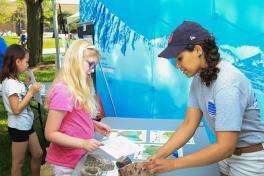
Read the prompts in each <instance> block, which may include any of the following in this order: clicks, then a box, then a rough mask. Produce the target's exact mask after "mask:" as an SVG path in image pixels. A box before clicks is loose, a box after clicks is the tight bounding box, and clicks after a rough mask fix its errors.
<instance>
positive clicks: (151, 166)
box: [146, 159, 177, 173]
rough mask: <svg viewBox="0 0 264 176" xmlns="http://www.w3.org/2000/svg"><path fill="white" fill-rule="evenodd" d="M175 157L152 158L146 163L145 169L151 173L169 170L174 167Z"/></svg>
mask: <svg viewBox="0 0 264 176" xmlns="http://www.w3.org/2000/svg"><path fill="white" fill-rule="evenodd" d="M176 160H177V159H173V160H168V159H152V160H151V161H149V162H148V163H147V164H146V169H147V170H149V171H150V172H151V173H163V172H169V171H172V170H174V169H175V167H174V165H175V162H176Z"/></svg>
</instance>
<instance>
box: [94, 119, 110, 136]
mask: <svg viewBox="0 0 264 176" xmlns="http://www.w3.org/2000/svg"><path fill="white" fill-rule="evenodd" d="M94 128H95V130H96V131H97V132H98V133H100V134H101V135H103V136H109V135H110V133H111V131H112V129H111V128H110V127H109V126H108V125H106V124H104V123H102V122H97V121H94Z"/></svg>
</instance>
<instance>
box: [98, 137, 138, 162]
mask: <svg viewBox="0 0 264 176" xmlns="http://www.w3.org/2000/svg"><path fill="white" fill-rule="evenodd" d="M102 142H103V143H104V146H101V147H100V149H102V150H103V151H104V152H106V153H108V154H109V155H111V156H112V157H114V158H115V159H118V158H120V157H121V156H128V155H132V154H134V153H136V152H139V151H140V150H141V148H140V147H139V146H138V145H136V144H135V143H133V142H132V141H130V140H129V139H127V138H125V137H123V136H114V137H111V136H110V137H109V138H108V139H107V140H105V141H102Z"/></svg>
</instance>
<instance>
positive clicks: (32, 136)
mask: <svg viewBox="0 0 264 176" xmlns="http://www.w3.org/2000/svg"><path fill="white" fill-rule="evenodd" d="M28 60H29V54H28V51H27V50H26V49H25V48H23V47H22V46H20V45H16V44H14V45H11V46H9V47H8V48H7V50H6V53H5V56H4V64H3V70H2V72H1V76H0V82H1V83H2V97H3V101H4V106H5V109H6V111H7V114H8V132H9V135H10V137H11V140H12V149H11V150H12V169H11V175H12V176H20V175H22V166H23V163H24V158H25V153H26V151H27V149H29V151H30V153H31V170H32V175H33V176H38V175H39V174H40V165H41V156H42V153H43V152H42V149H41V147H40V144H39V140H38V137H37V135H36V132H35V131H34V129H33V126H32V124H33V120H34V114H33V112H32V110H31V109H30V106H29V102H30V100H31V98H32V97H33V95H34V94H36V93H37V92H39V91H40V89H41V84H40V83H35V84H33V85H32V86H31V87H30V88H29V90H27V87H26V85H25V84H24V83H23V82H21V81H19V78H18V74H19V73H22V72H25V71H26V70H27V68H28Z"/></svg>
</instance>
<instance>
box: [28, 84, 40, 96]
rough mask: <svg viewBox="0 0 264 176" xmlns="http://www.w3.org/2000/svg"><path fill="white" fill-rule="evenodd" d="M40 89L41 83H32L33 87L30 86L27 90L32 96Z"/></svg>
mask: <svg viewBox="0 0 264 176" xmlns="http://www.w3.org/2000/svg"><path fill="white" fill-rule="evenodd" d="M41 87H42V84H41V83H34V84H33V85H31V86H30V88H29V90H28V91H30V92H31V93H32V94H33V95H34V94H36V93H38V92H39V91H40V89H41Z"/></svg>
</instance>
